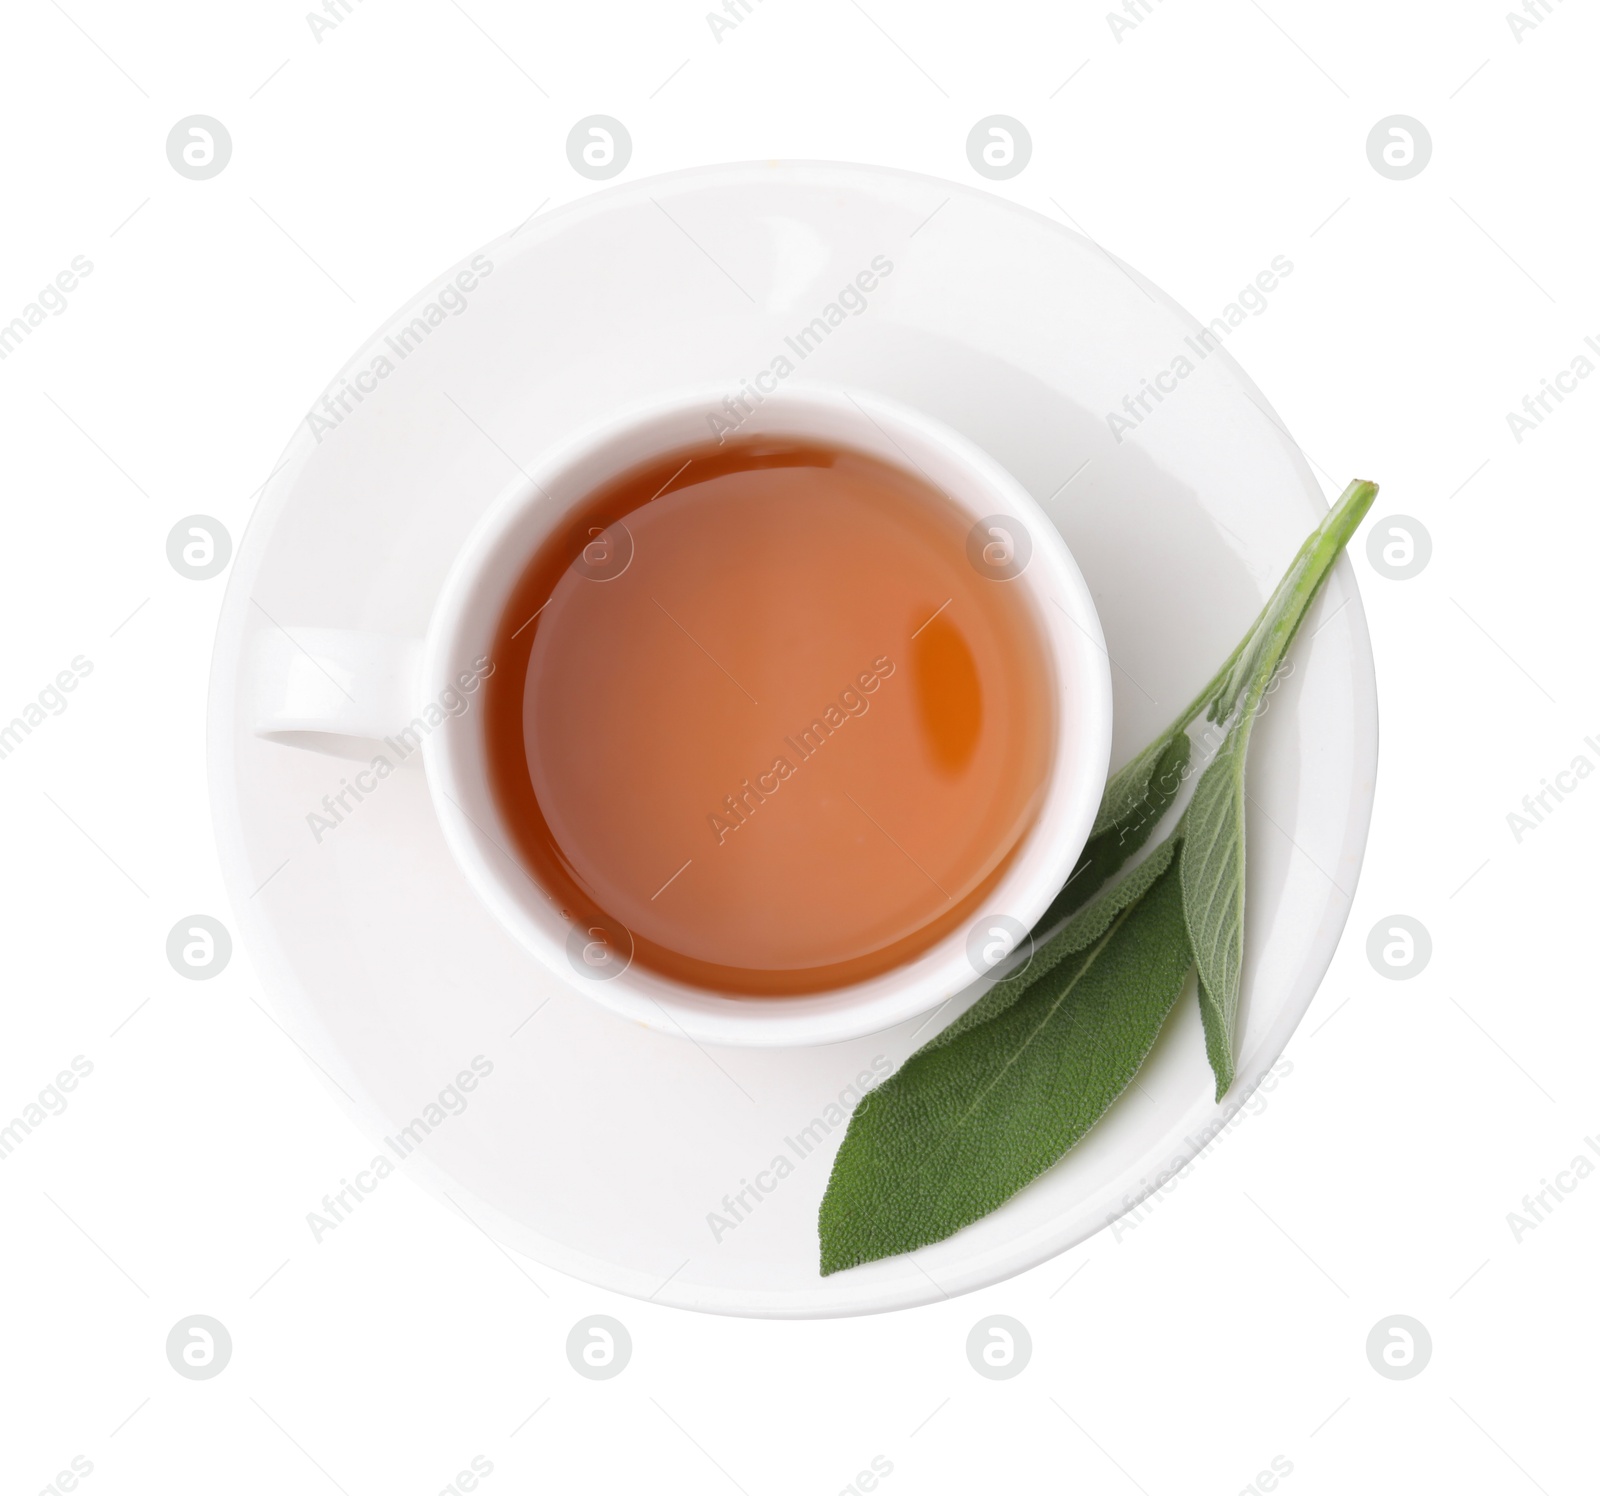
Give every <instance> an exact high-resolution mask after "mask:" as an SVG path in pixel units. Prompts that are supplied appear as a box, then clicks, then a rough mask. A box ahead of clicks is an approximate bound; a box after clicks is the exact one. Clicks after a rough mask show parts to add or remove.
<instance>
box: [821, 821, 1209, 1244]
mask: <svg viewBox="0 0 1600 1496" xmlns="http://www.w3.org/2000/svg"><path fill="white" fill-rule="evenodd" d="M1165 846H1166V844H1164V848H1165ZM1167 858H1168V865H1167V866H1166V867H1165V869H1164V871H1162V872H1161V873H1160V875H1159V876H1157V877H1156V878H1155V879H1154V881H1153V882H1151V883H1150V885H1149V887H1148V889H1147V890H1146V891H1145V892H1144V894H1143V896H1142V897H1137V898H1134V899H1133V900H1132V901H1131V902H1129V903H1128V904H1127V905H1126V906H1125V907H1123V908H1121V909H1119V910H1117V911H1116V912H1115V914H1114V915H1113V917H1112V918H1111V919H1110V920H1109V922H1108V923H1106V925H1105V927H1104V928H1103V929H1102V930H1101V931H1100V933H1099V935H1098V936H1097V937H1096V938H1095V939H1093V940H1092V941H1091V942H1090V943H1089V944H1088V945H1086V946H1085V947H1084V948H1083V949H1081V950H1079V951H1077V952H1075V953H1074V954H1072V955H1070V956H1068V957H1067V958H1066V959H1064V960H1062V961H1060V962H1059V963H1058V964H1057V965H1055V966H1054V967H1053V968H1052V969H1051V970H1050V971H1049V972H1048V973H1047V974H1046V975H1045V976H1044V977H1043V978H1036V979H1035V980H1033V981H1031V982H1030V983H1029V984H1028V986H1027V988H1026V990H1024V991H1023V992H1021V994H1020V995H1019V996H1017V997H1016V998H1015V1000H1014V1001H1012V1002H1011V1003H1010V1004H1009V1005H1008V1006H1006V1007H1004V1008H1003V1009H1002V1010H1001V1011H999V1012H998V1013H996V1014H995V1015H994V1016H992V1017H990V1018H989V1019H988V1020H987V1021H985V1022H980V1023H978V1024H976V1025H975V1026H972V1027H969V1028H965V1029H963V1030H962V1031H961V1032H960V1033H958V1034H956V1035H955V1036H954V1037H948V1036H947V1035H940V1036H939V1038H938V1040H936V1041H935V1042H934V1043H931V1044H929V1045H927V1046H925V1047H924V1048H923V1049H921V1050H919V1051H918V1052H917V1053H916V1054H915V1055H913V1056H912V1057H911V1059H909V1060H908V1061H907V1062H906V1063H905V1064H904V1065H903V1066H902V1067H901V1068H900V1070H898V1071H897V1072H896V1073H895V1074H894V1075H893V1076H891V1077H890V1078H889V1079H888V1080H887V1081H885V1082H884V1083H883V1085H881V1086H879V1087H878V1088H877V1089H876V1090H875V1091H872V1092H870V1093H869V1094H868V1095H867V1096H866V1097H865V1098H863V1100H862V1101H861V1103H860V1105H859V1106H858V1107H857V1108H856V1111H855V1114H854V1116H853V1117H852V1118H851V1119H850V1127H849V1130H848V1131H847V1133H846V1135H845V1139H844V1142H843V1144H842V1145H841V1147H840V1150H839V1154H838V1157H837V1158H836V1159H835V1161H834V1166H833V1173H832V1176H831V1177H830V1179H829V1181H828V1190H827V1193H826V1195H824V1197H823V1201H822V1209H821V1213H820V1216H819V1219H818V1229H819V1234H820V1236H821V1246H822V1262H821V1267H822V1271H823V1273H824V1274H828V1273H836V1272H839V1271H841V1270H842V1269H844V1268H849V1267H854V1266H857V1265H858V1264H860V1263H863V1262H871V1261H874V1260H876V1259H877V1258H880V1257H888V1256H892V1255H894V1254H896V1253H899V1252H910V1251H914V1250H915V1249H916V1248H918V1247H922V1246H927V1245H928V1244H929V1243H931V1242H936V1241H942V1240H943V1239H944V1238H945V1237H947V1236H949V1235H951V1234H952V1233H953V1232H956V1231H959V1230H960V1229H961V1228H962V1227H963V1226H966V1225H968V1224H970V1223H971V1222H973V1221H975V1220H978V1219H979V1218H980V1217H982V1216H985V1215H987V1214H988V1213H989V1212H990V1211H992V1210H994V1209H995V1207H996V1206H998V1205H1000V1204H1002V1203H1003V1202H1004V1201H1006V1200H1008V1199H1010V1198H1011V1196H1012V1195H1014V1194H1015V1193H1016V1192H1017V1191H1018V1190H1020V1189H1021V1188H1022V1187H1023V1186H1024V1185H1026V1184H1027V1183H1028V1182H1029V1181H1030V1180H1032V1179H1034V1178H1036V1177H1037V1176H1038V1175H1039V1174H1040V1173H1042V1172H1043V1171H1044V1170H1045V1169H1048V1168H1049V1167H1050V1165H1051V1164H1053V1163H1055V1162H1056V1160H1057V1159H1059V1158H1060V1157H1061V1156H1062V1154H1064V1153H1065V1152H1066V1151H1067V1150H1068V1149H1069V1148H1071V1147H1072V1145H1073V1144H1074V1143H1076V1142H1077V1141H1078V1139H1079V1138H1081V1137H1082V1136H1083V1135H1084V1134H1085V1133H1086V1132H1088V1130H1089V1129H1090V1128H1091V1127H1093V1126H1094V1124H1095V1123H1096V1122H1097V1121H1099V1119H1100V1118H1101V1117H1102V1116H1103V1115H1104V1114H1105V1112H1106V1110H1107V1108H1108V1107H1110V1106H1111V1104H1112V1103H1113V1102H1114V1101H1115V1100H1116V1099H1117V1097H1118V1096H1120V1095H1121V1094H1122V1093H1123V1091H1124V1090H1125V1089H1126V1088H1127V1086H1128V1084H1129V1082H1131V1081H1132V1079H1133V1077H1134V1075H1135V1074H1136V1073H1137V1071H1138V1069H1139V1067H1140V1066H1141V1065H1142V1064H1143V1063H1144V1060H1145V1056H1146V1055H1148V1054H1149V1052H1150V1050H1151V1048H1152V1046H1153V1045H1154V1044H1155V1041H1156V1037H1157V1035H1158V1034H1159V1033H1160V1032H1161V1027H1162V1025H1163V1024H1164V1023H1165V1022H1166V1020H1167V1016H1168V1014H1169V1013H1170V1012H1171V1011H1172V1007H1173V1004H1174V1003H1175V1002H1176V1001H1177V999H1178V995H1179V993H1180V992H1181V991H1182V990H1183V986H1184V983H1185V980H1186V978H1187V976H1188V973H1189V968H1190V965H1191V964H1192V957H1191V954H1190V950H1189V942H1188V937H1187V933H1186V926H1185V922H1184V913H1183V890H1182V886H1181V882H1180V879H1179V875H1178V869H1177V867H1176V866H1174V865H1172V863H1171V854H1170V852H1168V853H1167Z"/></svg>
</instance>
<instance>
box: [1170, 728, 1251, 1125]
mask: <svg viewBox="0 0 1600 1496" xmlns="http://www.w3.org/2000/svg"><path fill="white" fill-rule="evenodd" d="M1249 741H1250V724H1249V721H1248V719H1247V720H1246V721H1244V722H1241V723H1240V724H1239V725H1238V726H1237V727H1236V728H1235V729H1234V730H1233V731H1232V732H1231V733H1229V735H1228V737H1227V738H1226V740H1225V741H1224V742H1223V745H1222V748H1221V750H1220V751H1219V752H1218V754H1217V756H1216V757H1215V758H1214V759H1212V760H1211V763H1210V764H1209V765H1208V766H1207V768H1206V771H1205V773H1203V774H1202V775H1201V776H1200V782H1199V784H1197V785H1196V786H1195V790H1194V798H1193V799H1192V800H1191V801H1190V802H1189V808H1188V810H1187V811H1185V812H1184V817H1183V825H1184V841H1183V857H1182V859H1181V861H1180V873H1181V880H1182V883H1183V909H1184V920H1185V923H1186V924H1187V926H1188V930H1189V944H1190V946H1191V947H1192V948H1193V950H1194V960H1195V966H1196V968H1197V969H1198V971H1199V973H1200V1016H1201V1018H1202V1019H1204V1020H1205V1030H1206V1058H1207V1059H1208V1060H1210V1061H1211V1069H1212V1073H1213V1074H1214V1075H1215V1076H1216V1078H1217V1100H1218V1101H1221V1100H1222V1098H1223V1095H1224V1094H1225V1093H1226V1092H1227V1089H1228V1087H1229V1086H1231V1085H1232V1084H1233V1034H1234V1028H1235V1025H1236V1021H1237V1019H1238V1016H1239V989H1240V972H1241V968H1242V966H1243V963H1244V761H1245V750H1246V748H1247V747H1248V745H1249Z"/></svg>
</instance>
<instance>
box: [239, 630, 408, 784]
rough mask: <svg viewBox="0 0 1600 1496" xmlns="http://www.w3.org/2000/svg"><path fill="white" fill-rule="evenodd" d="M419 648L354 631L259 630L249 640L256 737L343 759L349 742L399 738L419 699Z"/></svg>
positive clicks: (351, 747)
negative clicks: (251, 645)
mask: <svg viewBox="0 0 1600 1496" xmlns="http://www.w3.org/2000/svg"><path fill="white" fill-rule="evenodd" d="M421 663H422V644H421V641H420V640H415V639H400V638H396V637H395V636H394V635H392V634H370V633H362V632H360V631H359V630H356V629H326V628H279V627H273V628H269V629H263V630H261V631H260V632H258V633H257V634H256V636H255V641H254V644H253V647H252V652H251V665H252V669H251V671H250V675H251V679H252V680H253V681H254V683H255V684H254V703H253V705H254V720H255V733H256V736H257V737H262V738H270V739H272V740H273V741H275V742H280V743H289V744H293V745H294V746H296V747H301V748H310V749H313V750H315V751H317V752H320V753H332V754H336V755H339V756H341V757H343V756H349V755H350V754H351V753H352V752H353V751H355V749H356V744H354V743H352V742H351V740H352V739H358V740H359V739H366V740H374V741H375V740H377V739H381V738H386V737H391V736H393V735H395V734H397V733H399V732H401V731H402V730H403V729H404V728H405V727H406V726H407V725H408V724H409V723H410V721H411V719H412V718H413V717H414V716H415V715H416V713H417V704H418V702H419V700H420V699H421V695H420V688H419V679H420V674H421Z"/></svg>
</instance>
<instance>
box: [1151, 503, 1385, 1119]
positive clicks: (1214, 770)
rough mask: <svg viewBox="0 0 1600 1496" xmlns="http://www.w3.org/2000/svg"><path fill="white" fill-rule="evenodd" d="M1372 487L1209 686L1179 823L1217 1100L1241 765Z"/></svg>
mask: <svg viewBox="0 0 1600 1496" xmlns="http://www.w3.org/2000/svg"><path fill="white" fill-rule="evenodd" d="M1377 492H1378V490H1377V486H1376V485H1375V484H1372V483H1352V484H1351V485H1350V486H1349V487H1348V488H1347V489H1346V490H1345V491H1344V494H1343V496H1342V497H1341V498H1340V500H1339V502H1338V503H1337V504H1335V505H1334V507H1333V508H1332V509H1331V510H1329V512H1328V517H1327V518H1326V519H1325V520H1324V521H1323V522H1322V524H1321V525H1320V526H1318V528H1317V529H1316V530H1315V531H1313V532H1312V534H1311V536H1310V538H1309V539H1308V540H1307V541H1306V542H1305V544H1304V545H1303V546H1301V547H1300V550H1299V553H1298V554H1297V555H1296V556H1295V558H1294V561H1293V562H1292V563H1291V565H1290V567H1289V569H1288V571H1287V572H1285V574H1284V577H1283V580H1282V581H1281V582H1280V583H1279V584H1278V586H1277V588H1276V589H1275V590H1274V592H1273V594H1272V597H1271V598H1270V599H1269V601H1268V603H1267V606H1266V607H1265V608H1264V609H1263V610H1262V613H1261V616H1260V617H1259V618H1258V619H1257V620H1256V624H1255V627H1254V628H1253V629H1252V630H1251V632H1250V634H1249V635H1248V637H1247V638H1246V640H1245V642H1244V644H1243V646H1242V647H1241V648H1240V649H1239V650H1237V651H1236V652H1235V656H1234V660H1233V662H1232V664H1231V665H1230V666H1229V667H1228V668H1226V669H1225V670H1224V672H1223V673H1222V675H1220V676H1219V677H1218V681H1217V682H1216V683H1215V684H1216V686H1217V689H1216V691H1215V693H1214V694H1213V695H1212V698H1211V707H1210V713H1209V714H1210V716H1211V718H1212V720H1213V721H1217V722H1224V723H1227V724H1228V732H1227V736H1226V738H1224V740H1223V743H1222V746H1221V747H1220V748H1219V749H1218V750H1217V753H1216V756H1215V757H1214V758H1213V759H1212V760H1211V762H1210V763H1209V764H1207V765H1206V768H1205V771H1204V772H1203V773H1202V774H1201V775H1200V779H1199V782H1198V783H1197V784H1196V785H1195V791H1194V796H1193V798H1192V799H1191V800H1190V802H1189V806H1188V809H1187V810H1186V811H1185V812H1184V817H1183V854H1182V858H1181V862H1180V875H1181V879H1182V883H1183V902H1184V912H1185V919H1186V922H1187V924H1188V929H1189V940H1190V943H1191V945H1192V946H1193V949H1194V956H1195V965H1196V968H1197V969H1198V971H1199V976H1200V1016H1201V1018H1202V1019H1203V1020H1204V1023H1205V1033H1206V1057H1207V1059H1208V1060H1209V1061H1210V1062H1211V1069H1212V1073H1213V1074H1214V1076H1215V1077H1216V1082H1217V1100H1219V1101H1220V1100H1221V1099H1222V1097H1223V1096H1224V1094H1225V1093H1226V1092H1227V1090H1228V1088H1229V1087H1230V1086H1231V1085H1232V1084H1233V1079H1234V1052H1235V1041H1236V1031H1237V1028H1238V1022H1239V997H1240V991H1241V988H1242V982H1243V972H1244V905H1245V760H1246V757H1247V756H1248V753H1249V748H1250V734H1251V730H1252V729H1253V728H1254V726H1255V720H1256V718H1257V717H1258V716H1259V715H1260V713H1261V705H1262V703H1263V702H1264V701H1265V700H1266V697H1267V695H1268V692H1269V689H1270V687H1271V685H1272V680H1273V677H1274V676H1275V675H1276V674H1277V671H1278V667H1279V666H1280V665H1281V664H1282V663H1283V657H1284V655H1285V654H1287V653H1288V650H1289V646H1290V644H1292V643H1293V642H1294V636H1295V634H1296V633H1297V632H1298V630H1299V628H1300V624H1301V621H1302V620H1303V619H1304V618H1305V616H1306V613H1307V611H1308V610H1309V609H1310V607H1311V604H1312V602H1313V601H1314V600H1315V598H1316V595H1317V593H1318V591H1319V590H1320V589H1321V587H1322V584H1323V582H1324V581H1325V580H1326V579H1327V576H1328V573H1329V571H1331V570H1332V568H1333V566H1334V564H1335V563H1336V562H1337V561H1338V559H1339V557H1340V555H1341V554H1342V553H1343V551H1344V547H1345V543H1346V542H1347V541H1348V540H1349V538H1350V536H1351V534H1352V533H1353V532H1354V530H1355V527H1356V526H1357V525H1358V524H1359V523H1360V521H1361V518H1362V516H1363V515H1365V514H1366V512H1367V510H1368V509H1369V508H1370V507H1371V506H1372V500H1373V498H1374V497H1375V496H1376V494H1377Z"/></svg>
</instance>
